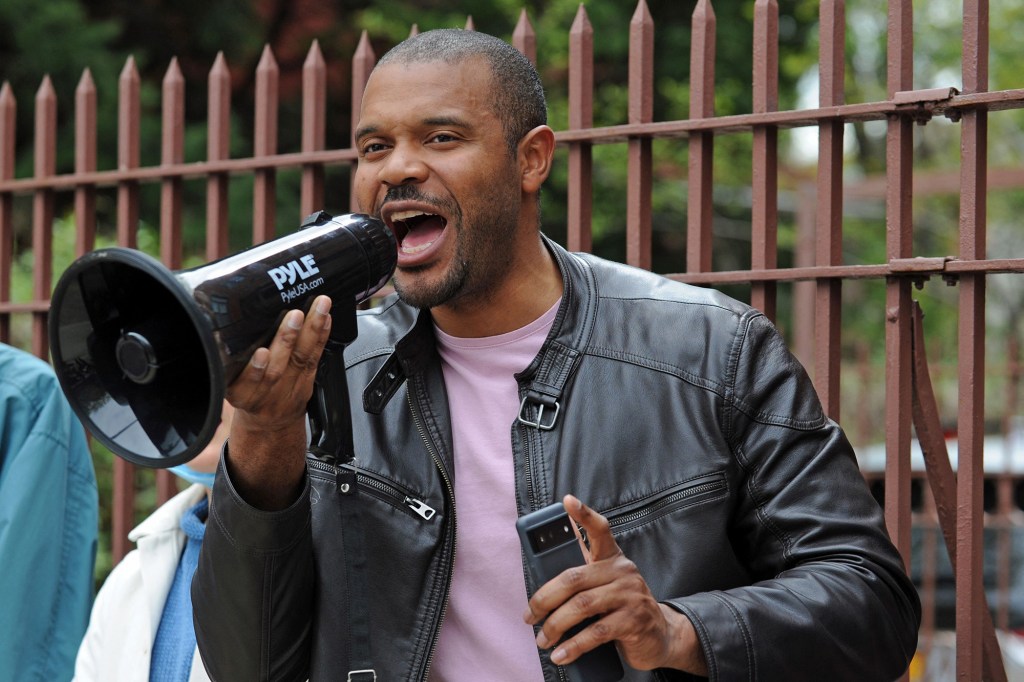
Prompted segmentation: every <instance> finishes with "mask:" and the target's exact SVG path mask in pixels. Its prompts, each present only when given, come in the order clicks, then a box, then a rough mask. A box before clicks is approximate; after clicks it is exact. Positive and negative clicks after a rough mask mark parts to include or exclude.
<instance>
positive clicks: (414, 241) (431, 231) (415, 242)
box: [402, 216, 444, 251]
mask: <svg viewBox="0 0 1024 682" xmlns="http://www.w3.org/2000/svg"><path fill="white" fill-rule="evenodd" d="M442 232H444V220H442V219H441V218H440V217H438V216H432V217H430V218H426V219H423V220H419V221H417V222H416V223H415V224H414V225H410V226H409V233H408V234H406V235H405V239H403V240H402V250H403V251H410V250H414V249H423V248H426V247H427V246H429V245H430V244H432V243H433V242H434V240H436V239H437V238H438V237H439V236H441V233H442Z"/></svg>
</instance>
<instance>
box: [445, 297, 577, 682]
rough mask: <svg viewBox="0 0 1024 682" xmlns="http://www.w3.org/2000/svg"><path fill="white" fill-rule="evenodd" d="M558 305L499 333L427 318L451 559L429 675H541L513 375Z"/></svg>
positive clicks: (450, 680)
mask: <svg viewBox="0 0 1024 682" xmlns="http://www.w3.org/2000/svg"><path fill="white" fill-rule="evenodd" d="M557 311H558V304H557V303H556V304H555V305H554V306H552V308H551V309H550V310H548V312H546V313H545V314H544V315H542V316H541V317H539V318H538V319H536V320H534V321H533V322H531V323H530V324H528V325H526V326H525V327H522V328H520V329H517V330H515V331H512V332H509V333H507V334H501V335H499V336H490V337H486V338H470V339H463V338H457V337H454V336H449V335H448V334H445V333H444V332H442V331H441V330H440V329H437V328H436V327H435V333H436V334H437V339H438V351H439V352H440V354H441V361H442V368H443V370H444V379H445V384H446V386H447V389H448V401H449V404H450V407H451V417H452V441H453V445H454V450H455V451H454V458H455V504H456V514H457V517H456V518H457V523H458V526H457V528H456V533H455V569H454V574H453V576H452V588H451V593H450V594H449V598H448V610H447V612H446V614H445V618H444V622H443V623H442V625H441V635H440V638H439V640H438V644H437V650H436V652H435V658H434V661H433V663H432V664H431V669H430V680H431V682H456V681H462V680H474V681H475V682H488V681H489V680H494V681H495V682H507V681H508V680H521V681H523V682H528V681H529V680H541V679H543V674H542V672H541V668H540V659H539V658H538V656H537V643H536V641H535V640H534V634H533V628H532V627H531V626H529V625H527V624H526V623H524V622H523V612H524V611H525V610H526V583H525V578H524V577H523V560H522V555H521V553H520V549H519V536H518V535H517V534H516V525H515V524H516V518H517V517H518V515H517V513H516V500H515V487H514V486H515V479H514V476H515V472H514V471H513V463H512V426H513V423H514V422H515V420H516V417H517V415H518V413H519V389H518V386H517V385H516V380H515V378H514V375H515V374H517V373H518V372H521V371H523V370H524V369H526V367H527V366H528V365H529V364H530V363H531V362H532V361H533V358H534V357H535V356H536V355H537V352H538V351H539V350H540V347H541V345H542V344H543V343H544V339H545V338H546V336H547V333H548V330H549V329H551V324H552V323H553V322H554V320H555V314H556V313H557Z"/></svg>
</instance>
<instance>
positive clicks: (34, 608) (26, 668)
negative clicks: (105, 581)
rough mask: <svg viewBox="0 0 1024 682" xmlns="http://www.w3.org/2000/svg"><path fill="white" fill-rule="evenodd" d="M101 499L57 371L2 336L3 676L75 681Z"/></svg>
mask: <svg viewBox="0 0 1024 682" xmlns="http://www.w3.org/2000/svg"><path fill="white" fill-rule="evenodd" d="M98 499H99V497H98V493H97V491H96V474H95V473H94V471H93V466H92V455H91V454H90V453H89V447H88V444H87V443H86V440H85V429H84V428H83V427H82V425H81V423H79V421H78V419H76V418H75V415H74V413H73V412H72V411H71V406H70V405H69V404H68V402H67V400H66V399H65V398H64V394H63V393H61V391H60V386H59V385H58V384H57V377H56V376H55V375H54V373H53V369H52V368H51V367H50V365H48V364H46V363H45V362H43V361H42V360H40V359H39V358H37V357H35V356H34V355H30V354H29V353H26V352H24V351H21V350H18V349H17V348H12V347H11V346H8V345H6V344H2V343H0V567H2V571H3V578H2V579H0V681H3V682H8V681H10V682H14V681H15V680H17V681H18V682H50V681H51V680H69V679H71V675H72V673H73V671H74V665H75V652H76V651H78V643H79V642H80V641H81V640H82V635H83V634H85V626H86V624H87V623H88V621H89V607H90V605H91V604H92V592H93V567H94V564H95V562H96V536H97V533H98V526H99V506H98Z"/></svg>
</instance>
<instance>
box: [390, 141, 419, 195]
mask: <svg viewBox="0 0 1024 682" xmlns="http://www.w3.org/2000/svg"><path fill="white" fill-rule="evenodd" d="M428 173H429V171H428V169H427V165H426V163H424V161H423V159H422V157H421V156H420V154H419V153H418V152H417V149H416V148H415V146H414V145H412V144H409V143H405V144H396V145H395V146H394V147H393V148H392V149H391V153H389V154H388V156H387V158H386V159H385V161H384V163H383V164H382V165H381V167H380V173H379V178H380V181H381V183H382V184H384V185H387V186H389V187H396V186H398V185H408V184H413V183H419V182H423V181H424V180H426V179H427V174H428Z"/></svg>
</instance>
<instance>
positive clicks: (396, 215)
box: [391, 211, 434, 221]
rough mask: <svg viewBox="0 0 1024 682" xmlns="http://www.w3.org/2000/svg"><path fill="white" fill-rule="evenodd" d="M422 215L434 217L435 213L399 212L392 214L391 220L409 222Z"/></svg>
mask: <svg viewBox="0 0 1024 682" xmlns="http://www.w3.org/2000/svg"><path fill="white" fill-rule="evenodd" d="M421 215H434V214H433V213H424V212H423V211H397V212H395V213H392V214H391V220H393V221H395V220H408V219H409V218H415V217H417V216H421Z"/></svg>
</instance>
